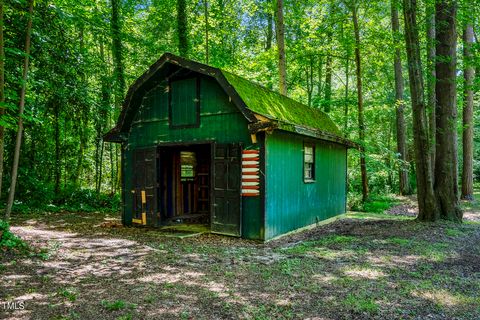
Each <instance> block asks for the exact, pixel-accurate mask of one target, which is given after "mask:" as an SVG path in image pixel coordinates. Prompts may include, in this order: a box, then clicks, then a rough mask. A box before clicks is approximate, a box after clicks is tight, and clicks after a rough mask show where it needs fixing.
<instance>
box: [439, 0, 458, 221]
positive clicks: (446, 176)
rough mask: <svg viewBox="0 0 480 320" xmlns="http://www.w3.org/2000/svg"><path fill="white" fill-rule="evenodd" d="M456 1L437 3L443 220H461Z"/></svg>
mask: <svg viewBox="0 0 480 320" xmlns="http://www.w3.org/2000/svg"><path fill="white" fill-rule="evenodd" d="M456 13H457V8H456V1H454V0H438V1H437V2H436V4H435V21H436V54H437V59H436V63H435V72H436V75H437V78H436V83H435V95H436V98H437V110H436V115H435V119H436V127H437V128H436V131H435V132H436V135H435V141H436V144H435V146H436V150H435V182H434V186H433V189H434V192H435V196H436V199H437V208H438V210H439V211H440V217H441V218H442V219H447V220H454V221H461V220H462V211H461V209H460V206H459V203H458V165H457V164H458V161H457V107H456V74H455V72H456V63H457V61H456V48H457V33H456V21H455V18H456Z"/></svg>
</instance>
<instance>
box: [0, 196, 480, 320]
mask: <svg viewBox="0 0 480 320" xmlns="http://www.w3.org/2000/svg"><path fill="white" fill-rule="evenodd" d="M476 198H477V199H480V193H477V194H476ZM400 202H401V203H400V204H398V205H397V206H396V207H394V208H391V209H389V210H387V211H386V212H385V213H380V214H378V213H375V214H374V213H349V214H348V215H347V217H346V218H345V219H342V220H339V221H336V222H334V223H332V224H329V225H324V226H320V227H317V228H314V229H311V230H309V231H305V232H302V233H297V234H294V235H291V236H288V237H284V238H282V239H279V240H276V241H272V242H268V243H266V244H261V243H257V242H252V241H246V240H241V239H234V238H228V237H222V236H215V235H209V234H205V235H202V236H199V237H194V238H186V239H175V238H167V237H164V236H162V235H160V234H159V233H158V232H156V231H155V230H146V229H141V228H104V227H101V226H100V224H101V223H102V222H103V221H104V219H106V218H112V217H113V216H110V217H109V216H106V215H104V214H91V213H89V214H87V213H52V214H42V215H35V216H31V215H17V216H15V217H14V219H13V222H12V225H13V227H12V230H13V231H14V233H16V234H17V235H19V236H21V237H22V238H24V239H26V240H27V241H28V242H29V243H30V244H32V245H33V246H36V247H43V248H47V249H46V251H45V252H44V253H43V254H41V256H40V257H38V256H35V257H27V256H18V257H16V258H15V260H11V259H10V260H7V259H6V258H5V257H3V259H2V258H1V257H0V283H1V286H0V318H1V319H170V318H171V319H236V318H248V319H290V318H295V319H297V318H302V319H305V318H310V319H480V221H479V220H480V204H479V203H478V202H476V203H473V204H471V203H464V204H463V206H464V208H465V210H466V214H465V216H466V219H465V222H464V223H463V224H454V223H448V222H439V223H417V222H415V221H413V217H411V216H412V215H414V214H415V210H416V208H415V205H414V202H412V199H411V198H410V199H408V198H401V199H400ZM12 301H17V302H20V301H23V302H24V306H25V308H24V309H23V310H16V311H11V310H10V311H7V310H4V309H2V306H4V305H3V302H12Z"/></svg>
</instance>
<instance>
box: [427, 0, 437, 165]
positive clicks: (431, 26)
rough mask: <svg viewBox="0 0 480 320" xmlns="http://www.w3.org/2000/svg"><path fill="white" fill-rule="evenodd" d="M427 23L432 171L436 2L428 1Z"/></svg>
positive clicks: (428, 103)
mask: <svg viewBox="0 0 480 320" xmlns="http://www.w3.org/2000/svg"><path fill="white" fill-rule="evenodd" d="M426 7H427V8H426V23H427V111H428V115H429V121H428V122H429V136H430V137H429V138H430V143H431V148H430V152H431V154H430V158H431V159H430V161H431V167H432V168H431V169H432V172H435V131H436V129H435V128H436V125H435V109H436V104H437V103H436V97H435V77H436V76H435V4H434V3H431V2H427V3H426Z"/></svg>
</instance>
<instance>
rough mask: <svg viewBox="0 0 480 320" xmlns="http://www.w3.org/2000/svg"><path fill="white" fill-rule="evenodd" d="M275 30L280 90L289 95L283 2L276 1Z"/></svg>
mask: <svg viewBox="0 0 480 320" xmlns="http://www.w3.org/2000/svg"><path fill="white" fill-rule="evenodd" d="M276 1H277V2H276V10H275V13H276V14H275V17H276V19H275V30H276V34H277V47H278V77H279V90H280V93H281V94H283V95H287V62H286V58H285V24H284V22H283V0H276Z"/></svg>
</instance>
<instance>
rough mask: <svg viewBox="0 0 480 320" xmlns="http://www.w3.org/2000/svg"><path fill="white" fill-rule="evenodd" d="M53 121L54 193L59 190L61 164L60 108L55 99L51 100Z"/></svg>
mask: <svg viewBox="0 0 480 320" xmlns="http://www.w3.org/2000/svg"><path fill="white" fill-rule="evenodd" d="M53 103H54V106H53V122H54V135H55V137H54V140H55V189H54V190H55V194H58V193H59V192H60V182H61V179H62V177H61V175H62V166H61V159H60V110H59V102H58V100H56V99H55V101H54V102H53Z"/></svg>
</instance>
